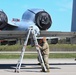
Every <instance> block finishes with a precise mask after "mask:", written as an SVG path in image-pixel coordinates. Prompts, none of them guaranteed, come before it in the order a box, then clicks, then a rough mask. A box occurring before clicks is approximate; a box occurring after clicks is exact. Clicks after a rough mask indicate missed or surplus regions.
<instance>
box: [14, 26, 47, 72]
mask: <svg viewBox="0 0 76 75" xmlns="http://www.w3.org/2000/svg"><path fill="white" fill-rule="evenodd" d="M30 34H32V36H33V40H34V43H35V46H36V50H37V52H38V55H39V56H40V61H41V63H42V65H41V66H42V68H44V70H45V71H46V66H45V64H44V61H43V58H42V55H41V51H40V49H39V47H38V42H37V38H36V35H35V31H34V29H33V27H32V26H31V27H30V28H29V31H28V34H27V37H26V40H25V42H24V45H23V48H22V51H21V55H20V59H19V61H18V63H17V67H16V69H15V72H18V73H19V72H20V68H21V64H22V60H23V57H24V52H25V50H26V46H27V42H28V39H29V36H30Z"/></svg>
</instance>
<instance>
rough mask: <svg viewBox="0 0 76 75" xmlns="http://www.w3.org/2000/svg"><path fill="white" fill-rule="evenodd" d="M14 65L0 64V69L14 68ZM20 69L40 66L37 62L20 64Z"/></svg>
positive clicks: (38, 67)
mask: <svg viewBox="0 0 76 75" xmlns="http://www.w3.org/2000/svg"><path fill="white" fill-rule="evenodd" d="M50 65H51V64H50ZM16 66H17V64H0V69H15V68H16ZM27 66H28V67H27ZM21 69H41V66H40V65H38V64H22V65H21ZM50 69H61V68H58V67H50Z"/></svg>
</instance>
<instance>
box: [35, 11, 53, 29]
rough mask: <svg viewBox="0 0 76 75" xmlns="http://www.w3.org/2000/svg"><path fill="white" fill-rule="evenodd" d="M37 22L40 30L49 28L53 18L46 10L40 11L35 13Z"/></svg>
mask: <svg viewBox="0 0 76 75" xmlns="http://www.w3.org/2000/svg"><path fill="white" fill-rule="evenodd" d="M35 23H36V25H37V26H38V27H39V29H40V30H47V29H49V28H50V26H51V24H52V20H51V17H50V15H49V14H48V13H47V12H46V11H40V12H38V13H37V14H36V15H35Z"/></svg>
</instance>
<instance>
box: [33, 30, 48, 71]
mask: <svg viewBox="0 0 76 75" xmlns="http://www.w3.org/2000/svg"><path fill="white" fill-rule="evenodd" d="M32 34H33V39H34V42H35V45H36V50H37V52H38V55H39V57H40V61H41V64H42V65H41V66H42V68H44V70H45V71H46V70H47V69H46V66H45V64H44V61H43V57H42V54H41V51H40V49H39V47H37V45H38V42H37V38H36V35H35V31H34V30H32Z"/></svg>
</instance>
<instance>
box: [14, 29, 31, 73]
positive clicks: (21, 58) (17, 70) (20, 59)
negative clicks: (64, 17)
mask: <svg viewBox="0 0 76 75" xmlns="http://www.w3.org/2000/svg"><path fill="white" fill-rule="evenodd" d="M30 31H31V30H29V32H28V35H27V38H26V41H25V42H24V46H23V48H22V51H21V55H20V58H19V60H18V63H17V66H16V69H15V72H17V73H19V72H20V68H21V64H22V60H23V57H24V52H25V50H26V46H27V42H28V38H29V35H30Z"/></svg>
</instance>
